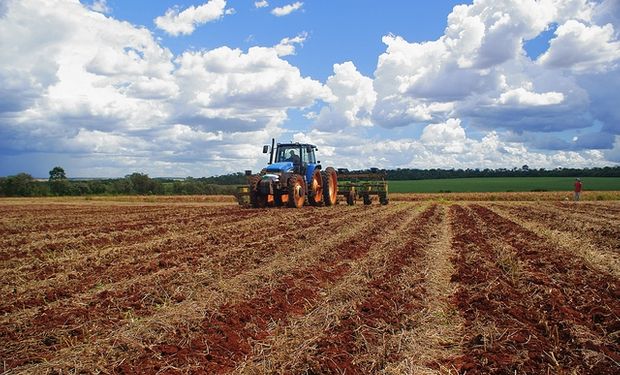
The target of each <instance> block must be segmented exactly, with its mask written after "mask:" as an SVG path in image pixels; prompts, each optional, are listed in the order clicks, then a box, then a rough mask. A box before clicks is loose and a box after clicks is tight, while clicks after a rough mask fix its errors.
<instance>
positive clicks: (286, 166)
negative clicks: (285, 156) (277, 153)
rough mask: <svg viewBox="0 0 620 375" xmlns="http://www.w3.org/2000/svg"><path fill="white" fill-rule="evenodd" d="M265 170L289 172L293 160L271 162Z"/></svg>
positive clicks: (291, 168)
mask: <svg viewBox="0 0 620 375" xmlns="http://www.w3.org/2000/svg"><path fill="white" fill-rule="evenodd" d="M265 170H266V171H267V172H271V173H273V172H281V173H284V172H291V171H292V170H293V162H290V161H281V162H278V163H273V164H271V165H268V166H267V168H265Z"/></svg>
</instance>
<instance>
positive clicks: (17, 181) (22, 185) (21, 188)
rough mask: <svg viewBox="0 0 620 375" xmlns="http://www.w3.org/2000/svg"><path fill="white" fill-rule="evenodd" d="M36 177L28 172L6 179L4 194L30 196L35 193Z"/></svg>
mask: <svg viewBox="0 0 620 375" xmlns="http://www.w3.org/2000/svg"><path fill="white" fill-rule="evenodd" d="M33 189H34V179H33V178H32V176H31V175H29V174H28V173H19V174H17V175H15V176H8V177H7V178H6V179H4V186H3V189H2V190H4V194H5V195H6V196H8V197H28V196H31V195H32V194H33Z"/></svg>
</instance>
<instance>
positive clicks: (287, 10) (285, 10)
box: [271, 1, 304, 17]
mask: <svg viewBox="0 0 620 375" xmlns="http://www.w3.org/2000/svg"><path fill="white" fill-rule="evenodd" d="M303 5H304V3H302V2H300V1H297V2H294V3H293V4H288V5H285V6H282V7H277V8H273V9H272V10H271V14H273V15H274V16H276V17H282V16H288V15H289V14H291V13H293V12H294V11H296V10H299V9H301V7H302V6H303Z"/></svg>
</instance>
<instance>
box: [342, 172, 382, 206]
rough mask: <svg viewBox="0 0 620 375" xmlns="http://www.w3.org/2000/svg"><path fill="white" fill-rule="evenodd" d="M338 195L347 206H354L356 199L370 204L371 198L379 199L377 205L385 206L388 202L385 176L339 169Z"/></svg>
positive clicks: (379, 173)
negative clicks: (344, 200) (343, 199)
mask: <svg viewBox="0 0 620 375" xmlns="http://www.w3.org/2000/svg"><path fill="white" fill-rule="evenodd" d="M338 195H342V196H343V197H344V198H345V199H346V201H347V204H348V205H353V204H355V202H356V201H357V199H358V198H359V199H362V200H363V201H364V204H371V203H372V197H373V196H377V197H378V198H379V203H381V204H383V205H386V204H388V202H389V199H388V183H387V180H386V174H385V173H384V172H378V171H375V170H371V171H369V172H367V171H362V172H349V171H348V170H344V169H339V170H338Z"/></svg>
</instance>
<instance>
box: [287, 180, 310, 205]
mask: <svg viewBox="0 0 620 375" xmlns="http://www.w3.org/2000/svg"><path fill="white" fill-rule="evenodd" d="M305 200H306V192H305V190H304V179H303V178H302V177H301V176H300V175H298V174H294V175H293V176H291V178H289V179H288V206H289V207H294V208H301V207H303V205H304V201H305Z"/></svg>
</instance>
